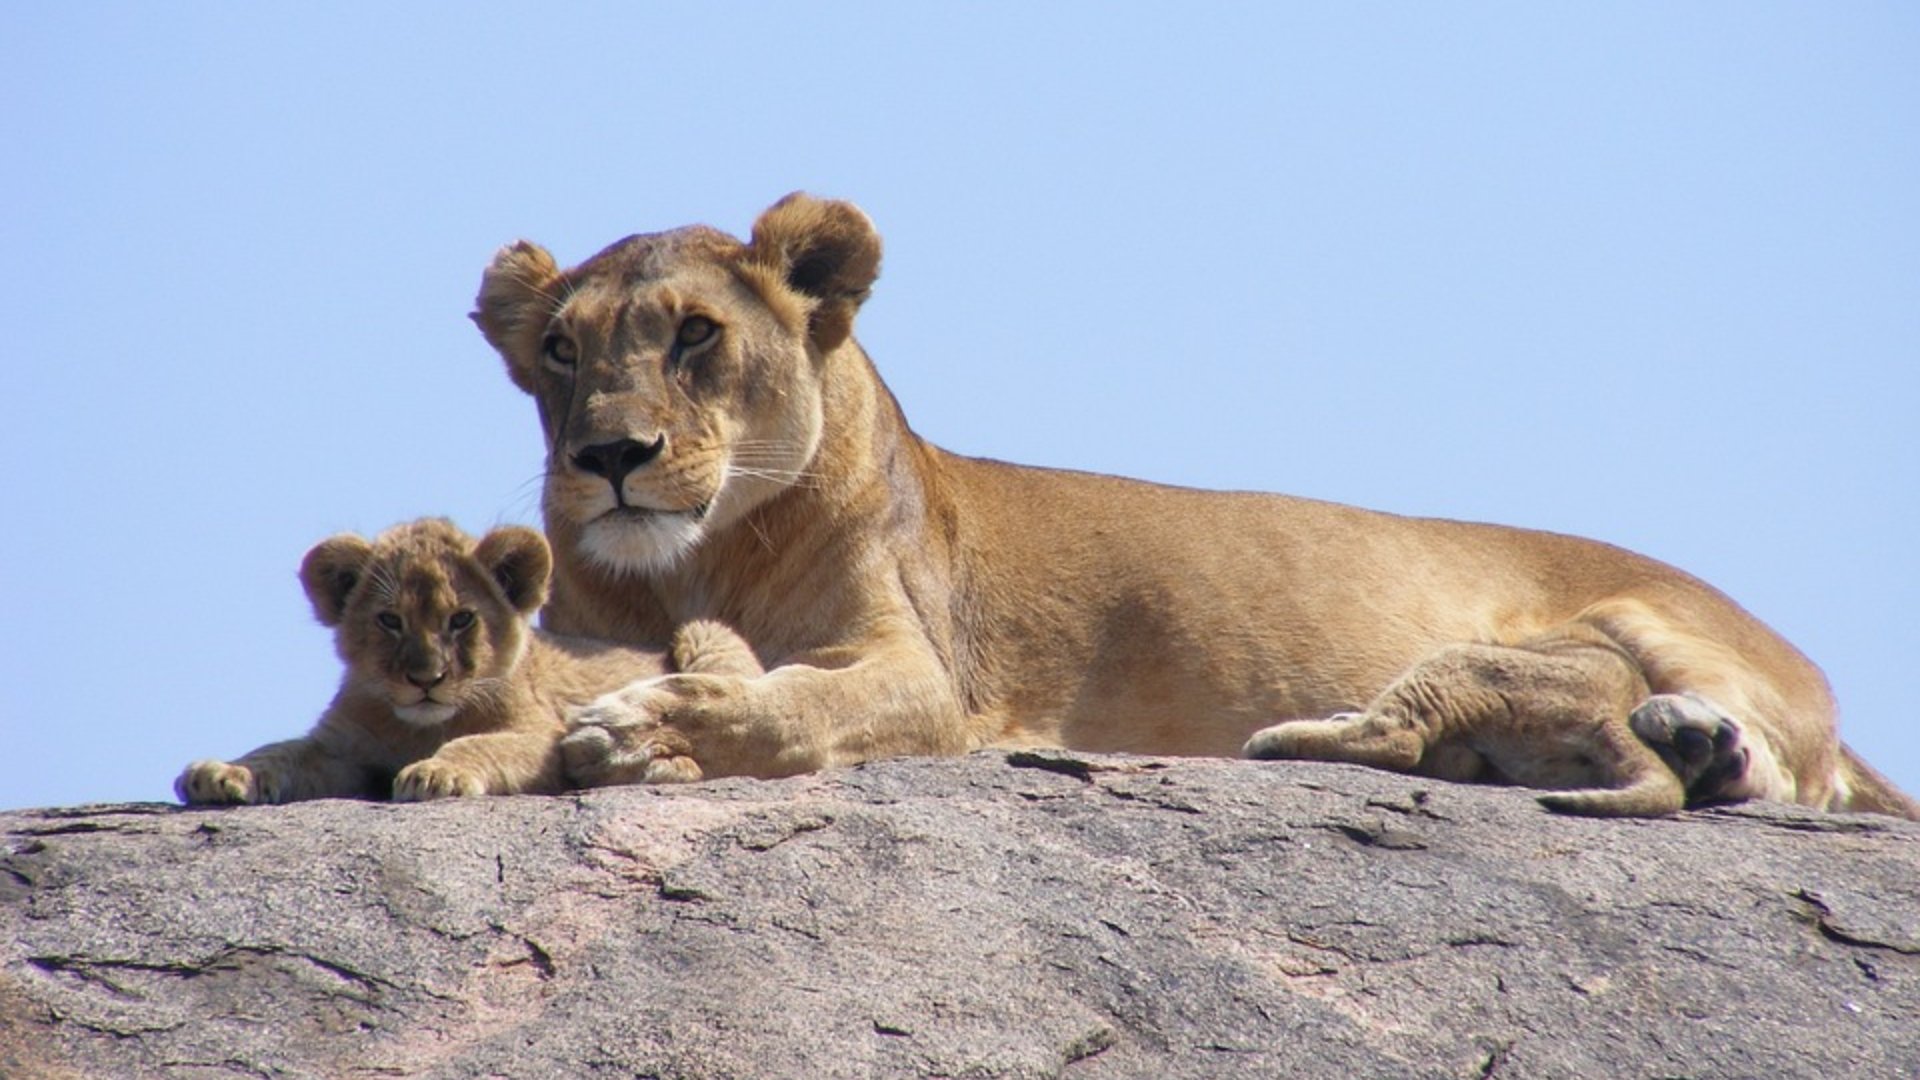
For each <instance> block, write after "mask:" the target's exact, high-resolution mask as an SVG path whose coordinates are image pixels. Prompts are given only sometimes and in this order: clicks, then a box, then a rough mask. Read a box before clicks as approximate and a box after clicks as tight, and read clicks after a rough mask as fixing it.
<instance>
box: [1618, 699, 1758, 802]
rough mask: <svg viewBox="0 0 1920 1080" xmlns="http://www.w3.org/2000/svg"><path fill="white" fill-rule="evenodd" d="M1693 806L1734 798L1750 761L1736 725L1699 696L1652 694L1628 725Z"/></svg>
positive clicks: (1740, 786)
mask: <svg viewBox="0 0 1920 1080" xmlns="http://www.w3.org/2000/svg"><path fill="white" fill-rule="evenodd" d="M1627 722H1628V723H1629V724H1630V725H1631V726H1632V728H1633V732H1634V734H1636V735H1638V736H1639V737H1640V738H1641V739H1642V740H1643V741H1644V742H1645V743H1646V744H1647V745H1648V746H1649V747H1651V748H1652V749H1653V751H1654V752H1655V753H1656V754H1658V755H1660V759H1661V760H1662V761H1664V762H1666V764H1667V767H1668V768H1669V769H1671V770H1672V771H1673V772H1674V773H1675V774H1676V775H1677V776H1678V777H1679V778H1680V780H1681V782H1682V784H1684V785H1685V787H1686V791H1687V794H1688V795H1689V796H1690V797H1691V798H1692V799H1694V800H1695V801H1697V802H1710V801H1713V800H1715V799H1725V798H1738V797H1742V796H1744V795H1745V794H1747V793H1746V792H1744V791H1742V790H1741V789H1742V787H1743V784H1742V781H1744V780H1745V779H1746V777H1747V772H1748V767H1749V765H1750V764H1751V763H1752V756H1751V755H1750V754H1749V752H1748V750H1747V746H1746V740H1745V739H1744V738H1743V735H1744V732H1743V731H1742V729H1741V727H1740V722H1739V721H1737V720H1735V719H1734V718H1733V717H1731V716H1729V715H1727V712H1726V710H1724V709H1722V708H1720V706H1718V705H1716V704H1714V703H1713V702H1712V701H1710V700H1708V699H1707V698H1705V697H1702V696H1700V695H1699V694H1655V695H1653V696H1652V697H1650V698H1648V699H1647V700H1645V701H1643V702H1641V703H1640V704H1639V706H1638V707H1636V708H1635V709H1634V710H1633V713H1632V715H1631V716H1629V717H1628V721H1627Z"/></svg>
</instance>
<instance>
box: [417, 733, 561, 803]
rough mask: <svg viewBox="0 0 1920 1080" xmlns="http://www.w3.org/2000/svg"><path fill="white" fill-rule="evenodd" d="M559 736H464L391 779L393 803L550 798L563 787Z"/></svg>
mask: <svg viewBox="0 0 1920 1080" xmlns="http://www.w3.org/2000/svg"><path fill="white" fill-rule="evenodd" d="M556 734H558V732H553V733H549V732H544V731H501V732H490V733H487V734H483V735H464V736H462V737H460V738H458V739H454V740H452V741H451V742H449V743H447V744H446V745H445V746H442V747H441V748H440V749H439V750H438V751H437V752H436V753H435V754H434V755H433V756H432V757H429V758H423V759H421V760H419V761H416V762H414V763H413V764H411V765H409V766H407V767H406V768H404V769H401V770H400V773H399V775H398V776H395V777H394V778H393V799H394V801H395V802H422V801H425V800H427V799H448V798H458V797H460V796H465V795H526V794H542V795H551V794H554V793H556V792H559V791H562V790H564V789H565V787H566V784H565V780H564V778H563V777H562V775H561V770H560V750H559V747H558V746H557V745H556V743H555V739H554V735H556Z"/></svg>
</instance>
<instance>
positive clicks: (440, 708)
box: [393, 701, 460, 727]
mask: <svg viewBox="0 0 1920 1080" xmlns="http://www.w3.org/2000/svg"><path fill="white" fill-rule="evenodd" d="M459 711H460V707H459V706H457V705H446V704H442V703H441V702H438V701H417V702H415V703H413V704H412V705H395V706H394V707H393V715H395V716H397V717H399V718H400V719H402V720H404V721H406V722H407V723H409V724H417V725H419V726H420V727H432V726H433V725H435V724H444V723H446V722H447V721H449V720H451V719H453V714H454V713H457V712H459Z"/></svg>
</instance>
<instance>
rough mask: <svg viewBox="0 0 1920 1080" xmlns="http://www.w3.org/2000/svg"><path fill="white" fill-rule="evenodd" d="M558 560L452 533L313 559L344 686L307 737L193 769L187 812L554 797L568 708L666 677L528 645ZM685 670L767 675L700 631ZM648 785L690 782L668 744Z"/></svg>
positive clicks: (536, 537)
mask: <svg viewBox="0 0 1920 1080" xmlns="http://www.w3.org/2000/svg"><path fill="white" fill-rule="evenodd" d="M552 568H553V557H552V554H551V553H550V551H549V550H548V548H547V542H546V540H545V539H544V538H542V537H541V535H540V534H539V533H537V532H534V531H533V530H532V529H525V528H518V527H512V526H509V527H505V528H499V529H495V530H493V531H492V532H490V533H488V534H487V535H486V536H485V537H483V538H481V539H480V541H479V542H478V543H476V542H475V541H474V540H473V538H472V537H469V536H468V535H467V534H466V533H464V532H461V531H460V530H459V529H458V528H456V527H455V526H454V525H453V524H452V523H451V522H448V521H442V520H438V519H426V520H422V521H416V522H412V523H410V524H406V525H400V526H396V527H395V528H393V529H390V530H388V531H386V532H384V533H381V534H380V535H379V536H378V537H376V538H375V539H374V540H373V541H372V542H371V543H369V542H368V541H366V540H363V539H361V538H360V537H358V536H353V535H341V536H335V537H333V538H331V539H329V540H325V541H323V542H321V543H320V544H319V545H318V546H316V547H315V548H314V549H313V550H312V551H309V552H308V553H307V556H306V559H305V560H304V561H303V562H302V563H301V565H300V581H301V584H302V585H304V586H305V587H306V590H307V597H308V599H309V600H311V601H312V602H313V610H314V614H315V615H317V616H319V619H320V621H321V622H322V623H324V624H326V625H327V626H331V627H333V628H334V641H335V647H336V648H337V650H338V651H339V653H340V658H341V659H342V660H344V661H345V662H346V668H347V670H346V674H345V675H344V676H343V677H342V679H341V682H340V692H339V693H338V694H337V695H336V696H335V697H334V699H333V704H332V705H330V706H329V707H328V708H327V711H326V712H325V713H324V714H322V716H321V717H320V720H319V722H318V723H317V724H315V725H314V728H313V730H312V731H311V732H310V733H309V734H307V735H306V737H304V738H299V739H289V740H287V741H285V742H277V743H271V744H269V745H267V746H263V747H261V748H259V749H258V750H255V751H253V752H252V753H249V754H247V755H246V756H244V757H242V758H240V759H239V760H238V761H235V762H232V763H231V764H229V763H227V762H224V761H196V762H194V763H193V764H191V765H188V766H187V768H186V771H184V772H182V773H181V774H180V777H179V779H178V780H175V781H174V791H175V793H176V794H178V795H179V797H180V800H181V801H182V802H186V803H195V804H206V803H281V802H292V801H295V800H298V799H318V798H325V797H327V796H336V795H344V796H359V797H364V798H383V797H386V796H387V795H388V794H389V793H391V795H392V797H393V798H395V799H402V800H413V799H434V798H441V797H444V796H451V795H482V794H489V795H510V794H515V793H519V792H555V791H559V790H562V789H563V788H564V787H565V778H564V777H563V776H562V774H561V769H560V758H559V753H558V751H557V749H556V744H557V743H558V741H559V739H560V737H561V735H562V734H563V733H564V731H565V728H564V725H563V723H562V719H563V716H564V715H565V712H566V710H567V709H568V708H570V707H572V706H577V705H581V704H583V703H585V702H588V701H590V700H592V699H593V698H594V697H595V696H596V695H599V694H602V693H605V692H606V691H609V690H612V689H614V688H616V687H619V686H622V685H625V684H627V683H630V682H632V681H633V680H635V679H638V678H644V677H649V676H655V675H660V674H663V673H664V672H665V671H666V670H667V666H666V664H665V663H664V662H663V658H662V657H661V656H660V654H659V653H658V652H644V651H639V650H634V649H627V648H622V647H619V646H614V645H606V644H603V643H598V642H586V641H575V640H569V639H567V638H561V637H555V636H553V635H550V634H545V633H541V632H540V631H537V630H533V629H531V628H530V626H529V625H528V619H529V616H531V615H532V613H533V612H534V611H537V610H538V609H539V607H540V605H541V604H542V603H543V602H545V600H546V595H547V583H548V579H549V578H550V576H551V573H552ZM672 655H673V660H674V663H675V665H676V666H677V667H678V668H679V669H680V670H681V671H705V672H719V673H728V674H733V675H738V676H751V675H757V674H759V673H760V671H761V668H760V664H759V662H758V661H757V660H755V659H754V657H753V654H752V652H751V651H750V650H749V649H748V648H747V646H746V643H745V642H743V641H741V640H740V639H739V638H738V637H737V636H735V635H734V634H733V633H732V632H731V631H729V630H727V629H726V628H725V627H722V626H719V625H717V624H714V623H706V622H695V623H689V624H687V625H686V626H683V627H681V629H680V631H679V632H678V633H676V634H675V635H674V639H673V651H672ZM664 734H666V735H667V741H666V742H663V743H662V744H660V745H659V746H657V747H656V748H655V749H654V753H653V754H652V755H651V760H652V762H653V765H654V766H655V768H654V770H653V771H652V772H650V773H649V774H648V775H647V776H646V779H648V780H651V781H664V780H695V779H698V778H699V776H700V771H699V768H698V766H696V765H695V764H694V762H693V759H692V758H690V757H688V756H686V749H687V748H686V746H685V744H684V742H679V741H676V740H675V739H674V738H673V737H672V736H671V733H664Z"/></svg>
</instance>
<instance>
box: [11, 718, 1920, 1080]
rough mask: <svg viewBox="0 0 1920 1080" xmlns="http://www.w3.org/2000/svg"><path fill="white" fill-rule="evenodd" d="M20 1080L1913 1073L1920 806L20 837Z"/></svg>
mask: <svg viewBox="0 0 1920 1080" xmlns="http://www.w3.org/2000/svg"><path fill="white" fill-rule="evenodd" d="M0 826H3V827H4V831H5V845H6V846H5V847H4V849H0V919H4V921H5V924H6V925H5V933H4V936H0V943H3V944H0V947H3V948H4V950H5V951H4V953H0V1076H5V1077H9V1078H12V1077H115V1078H118V1077H143V1076H167V1077H228V1076H265V1077H382V1076H400V1077H413V1076H420V1077H544V1076H583V1077H599V1076H606V1077H614V1076H618V1077H866V1076H875V1077H887V1076H950V1077H963V1076H968V1077H976V1076H977V1077H1000V1076H1009V1077H1054V1076H1062V1077H1089V1078H1092V1077H1181V1076H1205V1077H1222V1076H1226V1077H1232V1076H1249V1077H1252V1076H1287V1075H1295V1076H1382V1077H1400V1076H1406V1077H1489V1076H1492V1077H1509V1076H1511V1077H1588V1076H1591V1077H1668V1076H1672V1077H1901V1078H1911V1077H1914V1076H1915V1075H1917V1074H1920V826H1915V825H1913V824H1909V823H1905V822H1898V821H1893V820H1891V819H1884V818H1873V817H1854V816H1834V815H1826V814H1819V813H1814V812H1811V811H1806V810H1801V809H1796V808H1792V807H1781V806H1761V805H1748V806H1739V807H1729V808H1721V809H1714V810H1708V811H1696V812H1689V813H1686V814H1683V815H1681V816H1679V817H1678V818H1674V819H1669V820H1662V821H1597V820H1584V819H1577V818H1567V817H1559V816H1554V815H1551V814H1548V813H1546V812H1545V811H1543V810H1541V809H1540V808H1539V807H1538V806H1537V805H1536V804H1535V803H1534V802H1533V800H1532V799H1531V798H1529V797H1528V795H1527V794H1526V793H1525V792H1522V791H1517V790H1512V789H1499V788H1476V787H1460V786H1452V785H1445V784H1436V783H1433V782H1430V781H1420V780H1414V779H1408V778H1404V777H1398V776H1391V775H1387V774H1384V773H1376V772H1370V771H1367V770H1363V769H1358V768H1350V767H1344V766H1336V765H1313V764H1300V763H1271V764H1268V763H1259V764H1256V763H1248V762H1235V761H1208V760H1168V759H1147V758H1127V757H1108V756H1101V755H1088V754H1071V753H1056V752H1046V753H1014V754H1003V753H983V754H977V755H974V756H972V757H969V758H964V759H958V760H903V761H893V762H885V763H879V764H874V765H870V766H865V767H862V768H857V769H851V770H845V771H838V772H831V773H823V774H818V775H813V776H806V777H800V778H797V779H793V780H786V781H779V782H772V783H763V782H753V781H718V782H711V783H706V784H699V785H692V786H687V787H680V788H658V789H637V788H636V789H620V790H606V791H598V792H593V793H588V794H581V795H575V796H565V797H558V798H541V797H522V798H490V799H473V800H464V801H458V802H445V803H433V804H425V805H384V804H367V803H353V802H340V801H328V802H317V803H305V804H300V805H294V806H287V807H267V808H243V809H237V810H221V811H202V810H184V809H179V808H175V807H166V806H158V805H132V806H93V807H78V808H70V809H54V810H30V811H20V812H12V813H5V814H0Z"/></svg>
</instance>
